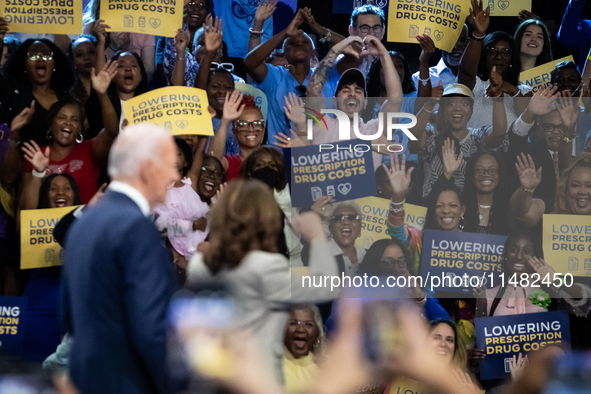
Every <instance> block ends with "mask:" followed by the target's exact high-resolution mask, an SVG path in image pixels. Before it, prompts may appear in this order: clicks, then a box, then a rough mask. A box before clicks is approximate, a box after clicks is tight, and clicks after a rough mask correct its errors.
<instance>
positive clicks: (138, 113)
mask: <svg viewBox="0 0 591 394" xmlns="http://www.w3.org/2000/svg"><path fill="white" fill-rule="evenodd" d="M208 106H209V103H208V101H207V93H206V92H205V90H203V89H196V88H190V87H186V86H168V87H165V88H160V89H156V90H152V91H150V92H148V93H144V94H141V95H139V96H136V97H134V98H132V99H129V100H126V101H124V102H123V113H124V114H125V118H126V119H127V121H128V122H129V124H130V125H132V124H139V123H144V122H148V123H152V124H155V125H157V126H160V127H164V128H165V129H166V130H168V131H169V132H170V134H172V135H186V134H200V135H213V125H212V123H211V116H210V114H209V112H208V111H207V107H208Z"/></svg>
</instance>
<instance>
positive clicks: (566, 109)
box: [556, 90, 584, 172]
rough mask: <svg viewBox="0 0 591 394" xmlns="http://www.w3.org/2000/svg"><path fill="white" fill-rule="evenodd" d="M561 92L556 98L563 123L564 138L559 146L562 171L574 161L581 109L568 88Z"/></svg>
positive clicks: (559, 165)
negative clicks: (574, 141)
mask: <svg viewBox="0 0 591 394" xmlns="http://www.w3.org/2000/svg"><path fill="white" fill-rule="evenodd" d="M560 93H561V97H557V98H556V103H557V105H556V108H557V109H558V113H559V114H560V118H561V119H562V125H563V130H562V136H563V139H562V141H560V146H559V148H558V153H559V154H558V168H559V169H560V171H561V172H562V171H563V170H564V169H565V168H567V167H568V166H570V164H571V163H572V161H573V154H572V152H573V150H572V149H573V139H574V138H575V136H576V134H577V129H576V127H577V120H578V118H579V113H580V111H579V103H578V99H577V98H573V97H572V95H571V94H570V92H569V91H568V90H566V91H562V92H560ZM583 138H584V137H583Z"/></svg>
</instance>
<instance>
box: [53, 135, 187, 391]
mask: <svg viewBox="0 0 591 394" xmlns="http://www.w3.org/2000/svg"><path fill="white" fill-rule="evenodd" d="M176 153H177V150H176V145H175V143H174V141H173V139H172V137H171V136H170V135H169V134H168V132H166V131H165V130H164V129H161V128H159V127H156V126H153V125H148V124H141V125H139V126H132V127H129V128H128V129H126V130H125V131H124V132H123V133H122V134H121V135H120V136H119V137H118V138H117V140H116V141H115V143H114V144H113V147H112V149H111V153H110V157H109V168H108V169H109V175H110V176H111V177H112V179H113V182H111V184H110V186H109V189H108V191H107V192H106V193H105V195H104V197H103V198H102V199H101V201H99V202H98V203H97V205H96V206H93V207H91V208H90V209H88V212H87V213H85V214H84V216H82V217H81V218H80V219H79V220H77V221H76V222H75V223H74V224H73V225H72V226H73V227H72V229H71V230H72V231H69V232H68V236H67V238H66V248H65V250H66V253H65V260H64V261H65V263H64V275H63V294H62V298H63V304H64V305H63V306H64V323H65V325H66V327H65V328H66V329H68V332H70V333H71V334H72V336H73V338H74V342H73V345H72V352H71V357H70V376H71V378H72V381H73V382H74V385H75V386H76V387H77V389H78V390H79V391H80V392H81V393H83V394H87V393H97V394H98V393H101V394H102V393H125V394H132V393H138V394H139V393H142V394H144V393H164V392H168V383H167V377H166V374H165V370H166V368H165V360H166V313H167V308H168V304H169V301H170V296H171V294H172V262H171V261H170V255H169V253H167V251H166V249H165V248H164V247H163V246H162V243H161V240H160V234H159V233H158V230H157V229H156V227H155V226H154V225H153V224H152V222H151V221H150V220H149V219H147V218H146V216H147V215H148V214H149V212H150V208H153V207H154V206H156V205H158V204H162V203H164V202H165V199H166V193H167V190H168V186H169V185H170V184H171V183H173V182H176V181H177V180H178V179H179V174H178V171H177V170H176V168H175V163H176Z"/></svg>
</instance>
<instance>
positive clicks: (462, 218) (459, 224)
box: [458, 216, 465, 231]
mask: <svg viewBox="0 0 591 394" xmlns="http://www.w3.org/2000/svg"><path fill="white" fill-rule="evenodd" d="M464 226H465V220H464V217H463V216H462V217H461V218H460V221H459V222H458V227H459V228H460V231H462V230H463V229H464Z"/></svg>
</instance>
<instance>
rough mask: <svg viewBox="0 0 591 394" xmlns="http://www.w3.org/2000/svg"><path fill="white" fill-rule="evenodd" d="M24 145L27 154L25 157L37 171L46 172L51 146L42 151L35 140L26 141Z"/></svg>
mask: <svg viewBox="0 0 591 394" xmlns="http://www.w3.org/2000/svg"><path fill="white" fill-rule="evenodd" d="M23 145H24V146H23V147H22V149H23V152H24V154H25V159H27V161H28V162H29V163H31V164H32V165H33V168H34V169H35V171H37V172H44V171H45V170H46V169H47V167H48V166H49V157H50V148H49V146H47V147H45V151H43V152H42V151H41V148H39V145H37V143H36V142H35V141H33V140H31V142H30V143H29V142H25V143H24V144H23Z"/></svg>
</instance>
